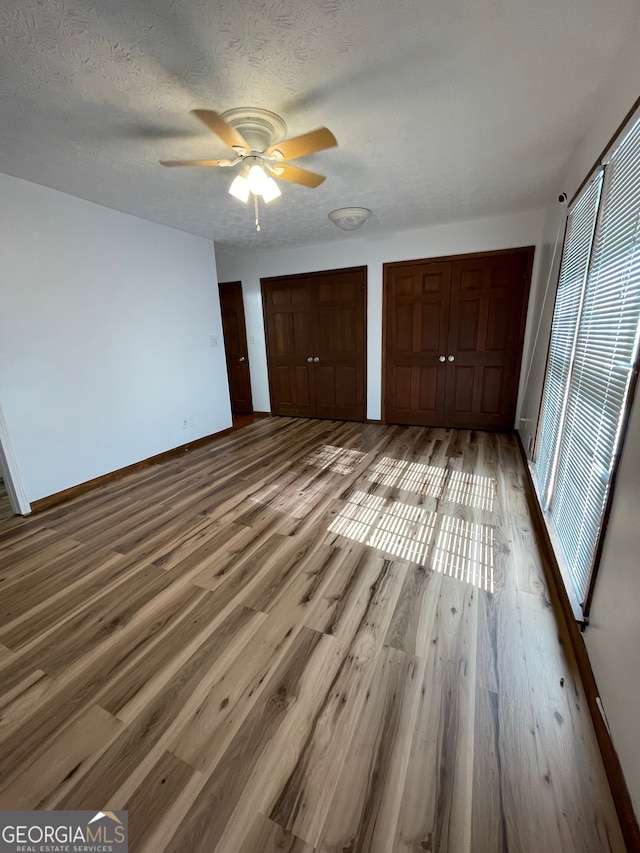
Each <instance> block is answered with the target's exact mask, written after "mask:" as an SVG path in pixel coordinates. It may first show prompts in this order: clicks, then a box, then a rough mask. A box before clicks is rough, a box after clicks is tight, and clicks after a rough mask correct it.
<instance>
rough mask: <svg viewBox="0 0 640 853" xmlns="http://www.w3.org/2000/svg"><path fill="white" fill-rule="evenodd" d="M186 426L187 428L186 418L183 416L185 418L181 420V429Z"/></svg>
mask: <svg viewBox="0 0 640 853" xmlns="http://www.w3.org/2000/svg"><path fill="white" fill-rule="evenodd" d="M186 428H187V419H186V418H185V419H184V420H183V421H182V429H186Z"/></svg>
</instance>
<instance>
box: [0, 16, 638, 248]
mask: <svg viewBox="0 0 640 853" xmlns="http://www.w3.org/2000/svg"><path fill="white" fill-rule="evenodd" d="M638 8H639V6H638V3H637V0H535V2H531V0H429V2H426V0H206V2H204V0H108V2H105V0H102V2H90V0H3V2H2V4H1V6H0V39H1V40H2V49H1V51H0V116H1V121H0V171H2V172H6V173H8V174H11V175H15V176H18V177H21V178H26V179H28V180H31V181H35V182H37V183H40V184H44V185H45V186H49V187H53V188H55V189H59V190H63V191H65V192H68V193H71V194H72V195H76V196H80V197H81V198H85V199H89V200H91V201H95V202H98V203H100V204H103V205H106V206H108V207H112V208H115V209H117V210H122V211H126V212H128V213H132V214H134V215H137V216H141V217H144V218H146V219H151V220H154V221H156V222H161V223H165V224H167V225H171V226H174V227H176V228H180V229H183V230H185V231H189V232H191V233H193V234H199V235H201V236H204V237H208V238H212V239H214V240H215V241H216V245H219V246H221V247H223V248H224V249H225V251H228V252H233V251H236V250H237V251H243V250H246V249H247V248H249V247H251V248H254V249H255V248H258V247H262V248H272V247H276V246H293V245H303V244H309V243H318V242H323V241H326V240H333V239H335V240H339V239H345V238H346V237H347V235H345V234H343V233H342V232H340V231H338V230H337V229H336V228H335V226H333V225H332V224H331V223H330V222H329V220H328V219H327V214H328V213H329V211H331V210H332V209H334V208H337V207H345V206H349V207H350V206H354V205H359V206H364V207H369V208H371V209H372V211H373V216H372V217H371V219H370V220H369V221H368V222H367V224H366V225H365V226H364V228H363V231H361V232H359V234H363V235H364V233H365V231H366V232H367V233H369V234H375V233H376V231H381V230H398V229H404V228H413V227H419V226H422V225H430V224H434V223H438V222H453V221H459V220H464V219H472V218H475V217H480V216H486V215H492V214H500V213H507V212H512V211H520V210H526V209H530V208H533V207H538V206H541V205H543V204H544V203H546V202H547V201H548V198H549V193H551V192H555V191H556V190H557V189H558V188H557V186H556V181H557V178H558V175H559V173H560V170H561V168H562V167H563V165H564V163H565V161H566V159H567V157H568V156H569V154H570V152H571V150H572V149H573V147H574V146H575V145H576V144H577V142H578V141H579V139H580V137H581V135H582V133H583V132H584V130H585V127H586V126H587V124H588V119H589V114H590V112H591V110H592V108H593V105H594V100H595V97H596V95H597V92H598V89H599V87H600V86H601V85H602V84H603V82H604V80H605V78H606V76H607V75H608V73H609V72H610V71H611V68H612V66H613V63H614V61H615V56H616V53H617V51H618V50H619V48H620V46H621V44H622V42H623V40H624V38H625V37H629V31H630V30H633V29H635V30H636V31H637V30H638V27H639V24H638ZM238 106H259V107H263V108H265V109H269V110H272V111H274V112H276V113H278V114H280V115H281V116H282V117H283V118H284V120H285V121H286V123H287V125H288V129H289V135H290V136H292V135H297V134H299V133H304V132H306V131H308V130H312V129H313V128H315V127H318V126H319V125H326V126H327V127H329V128H330V129H331V130H332V131H333V132H334V134H335V135H336V137H337V139H338V142H339V147H338V148H334V149H330V150H328V151H323V152H321V153H318V154H315V155H313V156H310V157H308V158H305V159H304V160H300V161H297V165H300V166H304V167H307V168H310V169H312V170H314V171H319V172H322V173H323V174H326V175H327V180H326V181H325V183H324V184H323V185H322V186H321V187H320V188H318V189H316V190H309V189H306V188H304V187H299V186H296V185H291V184H285V183H284V182H281V186H282V190H283V195H282V198H280V199H278V200H277V201H275V202H273V203H272V204H271V205H269V207H268V208H265V209H264V211H263V213H262V216H261V220H262V231H261V232H260V234H256V232H255V230H254V225H253V217H252V210H251V207H250V206H245V205H243V204H241V203H240V202H238V201H236V200H235V199H233V198H232V197H231V196H229V195H228V194H227V192H226V190H227V187H228V185H229V183H230V180H231V175H230V172H229V171H225V170H222V169H164V168H162V167H161V166H159V165H158V160H160V159H171V158H180V159H185V158H211V157H216V158H217V157H225V156H228V149H227V148H225V146H224V144H223V143H221V142H220V141H219V140H218V139H217V138H216V137H215V136H214V135H213V134H211V133H210V132H209V131H208V130H207V129H206V128H204V127H203V126H202V125H201V124H200V123H199V122H198V121H197V120H196V119H194V118H193V117H192V116H190V115H189V110H191V109H193V108H196V107H203V108H209V109H214V110H217V111H219V112H223V111H224V110H227V109H230V108H232V107H238ZM630 106H631V105H630Z"/></svg>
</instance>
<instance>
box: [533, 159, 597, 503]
mask: <svg viewBox="0 0 640 853" xmlns="http://www.w3.org/2000/svg"><path fill="white" fill-rule="evenodd" d="M601 189H602V170H600V171H599V172H598V174H597V176H596V177H595V178H594V179H593V181H591V183H590V184H588V186H587V187H586V188H585V189H584V191H583V192H582V194H581V196H580V198H579V199H578V200H577V202H576V203H575V204H574V205H573V207H572V209H571V212H570V213H569V218H568V220H567V231H566V236H565V241H564V249H563V252H562V262H561V265H560V280H559V282H558V291H557V295H556V304H555V308H554V312H553V324H552V330H551V344H550V346H549V356H548V359H547V373H546V377H545V387H544V395H543V403H542V418H541V421H540V432H539V437H538V450H537V454H536V473H537V478H538V485H539V488H540V492H541V495H542V497H543V501H544V503H545V506H546V505H547V504H548V502H549V499H550V497H551V494H550V492H551V485H552V481H553V475H554V473H555V465H556V459H557V447H558V436H559V434H560V429H561V425H562V421H563V418H564V411H565V403H566V399H567V390H568V382H569V374H570V371H571V363H572V359H573V353H574V349H575V342H576V332H577V327H578V319H579V315H580V308H581V305H582V295H583V292H584V283H585V279H586V276H587V270H588V268H589V259H590V257H591V246H592V243H593V232H594V230H595V227H596V217H597V214H598V205H599V203H600V192H601Z"/></svg>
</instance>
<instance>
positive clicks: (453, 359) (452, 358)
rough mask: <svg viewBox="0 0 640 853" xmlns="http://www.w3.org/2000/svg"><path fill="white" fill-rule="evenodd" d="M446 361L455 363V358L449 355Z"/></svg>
mask: <svg viewBox="0 0 640 853" xmlns="http://www.w3.org/2000/svg"><path fill="white" fill-rule="evenodd" d="M447 360H448V361H455V360H456V357H455V355H450V356H448V358H447Z"/></svg>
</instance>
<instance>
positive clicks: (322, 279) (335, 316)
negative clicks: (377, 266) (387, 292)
mask: <svg viewBox="0 0 640 853" xmlns="http://www.w3.org/2000/svg"><path fill="white" fill-rule="evenodd" d="M314 290H315V297H316V307H315V312H316V317H317V323H316V344H315V352H314V366H313V369H314V372H315V387H316V417H318V418H335V419H337V420H344V421H362V420H364V414H365V413H364V376H365V331H364V330H365V302H364V291H365V281H364V270H363V269H354V270H345V271H344V272H337V273H327V274H326V275H319V276H316V277H314ZM315 358H318V359H319V361H318V362H316V361H315Z"/></svg>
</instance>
